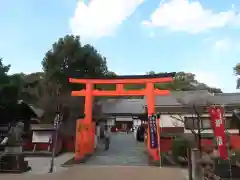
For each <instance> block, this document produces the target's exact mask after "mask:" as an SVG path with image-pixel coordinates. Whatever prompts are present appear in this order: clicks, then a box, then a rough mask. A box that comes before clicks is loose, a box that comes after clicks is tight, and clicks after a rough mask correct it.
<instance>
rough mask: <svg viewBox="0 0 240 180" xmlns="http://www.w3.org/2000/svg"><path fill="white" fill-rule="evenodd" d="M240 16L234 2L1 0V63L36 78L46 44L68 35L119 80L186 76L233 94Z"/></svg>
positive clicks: (237, 3) (239, 51) (238, 5)
mask: <svg viewBox="0 0 240 180" xmlns="http://www.w3.org/2000/svg"><path fill="white" fill-rule="evenodd" d="M84 1H85V2H87V0H84ZM239 10H240V1H239V0H211V1H209V0H198V1H197V0H189V1H187V0H165V1H163V0H90V1H89V2H88V3H85V4H84V2H83V1H75V0H51V1H47V0H42V1H33V0H8V1H2V2H1V5H0V22H1V29H0V57H2V58H3V59H4V63H5V64H11V65H12V67H11V73H16V72H25V73H31V72H34V71H40V70H41V61H42V59H43V57H44V54H45V52H46V51H47V50H49V49H50V48H51V45H52V43H53V42H54V41H56V40H57V39H58V38H59V37H63V36H64V35H66V34H70V33H74V34H77V35H80V36H81V39H82V42H83V43H91V44H93V45H94V46H95V47H96V48H97V49H98V50H99V51H100V52H101V54H102V55H104V56H106V57H107V59H108V65H109V68H110V69H111V70H112V71H115V72H117V73H118V74H143V73H145V72H148V71H150V70H154V71H156V72H172V71H188V72H193V73H195V74H196V78H197V79H198V80H199V81H201V82H204V83H207V84H209V85H211V86H217V87H220V88H222V89H223V90H224V91H225V92H234V91H236V90H235V87H236V86H235V83H236V77H235V76H234V75H233V70H232V67H233V66H234V65H235V64H236V63H238V62H240V59H239V54H240V41H239V40H240V33H239V31H240V16H239V15H238V11H239Z"/></svg>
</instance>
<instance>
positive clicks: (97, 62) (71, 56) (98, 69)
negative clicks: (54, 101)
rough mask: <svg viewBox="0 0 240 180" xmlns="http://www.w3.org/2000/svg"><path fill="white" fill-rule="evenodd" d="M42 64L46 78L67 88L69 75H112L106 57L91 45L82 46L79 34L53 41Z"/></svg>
mask: <svg viewBox="0 0 240 180" xmlns="http://www.w3.org/2000/svg"><path fill="white" fill-rule="evenodd" d="M42 66H43V71H44V73H45V78H46V80H47V81H48V82H59V83H60V84H61V85H62V87H63V89H68V88H69V83H68V78H69V77H78V78H80V77H99V76H100V77H101V76H104V75H111V76H112V75H114V74H113V73H108V69H107V62H106V58H104V57H103V56H101V55H100V54H99V53H98V51H97V50H96V49H95V48H94V47H93V46H91V45H89V44H87V45H84V46H82V45H81V43H80V37H79V36H70V35H67V36H65V37H64V38H60V39H59V40H58V41H57V42H55V43H54V44H53V45H52V49H50V50H49V51H48V52H47V53H46V55H45V57H44V59H43V61H42ZM78 86H79V85H78Z"/></svg>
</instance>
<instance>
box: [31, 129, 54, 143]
mask: <svg viewBox="0 0 240 180" xmlns="http://www.w3.org/2000/svg"><path fill="white" fill-rule="evenodd" d="M52 133H53V132H51V131H33V135H32V142H33V143H49V142H50V139H51V137H52Z"/></svg>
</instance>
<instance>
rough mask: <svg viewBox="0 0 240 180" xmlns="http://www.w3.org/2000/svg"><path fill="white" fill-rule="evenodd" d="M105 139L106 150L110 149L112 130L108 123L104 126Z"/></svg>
mask: <svg viewBox="0 0 240 180" xmlns="http://www.w3.org/2000/svg"><path fill="white" fill-rule="evenodd" d="M104 140H105V150H108V149H109V144H110V130H109V128H108V126H107V125H105V128H104Z"/></svg>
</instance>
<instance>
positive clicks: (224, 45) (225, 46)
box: [214, 39, 231, 52]
mask: <svg viewBox="0 0 240 180" xmlns="http://www.w3.org/2000/svg"><path fill="white" fill-rule="evenodd" d="M230 46H231V42H230V40H229V39H220V40H217V41H216V42H215V44H214V48H215V49H216V50H217V51H219V52H222V51H227V50H229V48H230Z"/></svg>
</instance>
